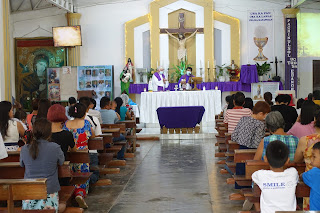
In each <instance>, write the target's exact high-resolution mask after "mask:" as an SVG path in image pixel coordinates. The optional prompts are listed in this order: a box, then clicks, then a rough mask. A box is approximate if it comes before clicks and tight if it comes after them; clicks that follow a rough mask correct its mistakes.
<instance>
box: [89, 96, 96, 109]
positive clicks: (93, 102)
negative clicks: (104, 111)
mask: <svg viewBox="0 0 320 213" xmlns="http://www.w3.org/2000/svg"><path fill="white" fill-rule="evenodd" d="M90 102H91V103H92V104H93V107H92V109H95V108H96V106H97V102H96V100H94V99H93V98H90Z"/></svg>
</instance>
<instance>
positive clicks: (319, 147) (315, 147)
mask: <svg viewBox="0 0 320 213" xmlns="http://www.w3.org/2000/svg"><path fill="white" fill-rule="evenodd" d="M312 149H317V150H319V152H320V142H317V143H315V144H314V145H313V147H312Z"/></svg>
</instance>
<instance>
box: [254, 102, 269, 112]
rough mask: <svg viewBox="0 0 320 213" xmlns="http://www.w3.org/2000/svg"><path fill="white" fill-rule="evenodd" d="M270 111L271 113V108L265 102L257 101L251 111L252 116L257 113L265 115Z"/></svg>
mask: <svg viewBox="0 0 320 213" xmlns="http://www.w3.org/2000/svg"><path fill="white" fill-rule="evenodd" d="M270 111H271V107H270V105H269V104H268V103H267V102H265V101H258V102H257V103H256V104H255V105H254V107H253V109H252V112H253V114H258V113H259V112H262V113H263V114H266V113H269V112H270Z"/></svg>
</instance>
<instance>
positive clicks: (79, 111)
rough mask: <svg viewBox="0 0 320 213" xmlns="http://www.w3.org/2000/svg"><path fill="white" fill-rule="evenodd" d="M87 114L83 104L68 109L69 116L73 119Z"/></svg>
mask: <svg viewBox="0 0 320 213" xmlns="http://www.w3.org/2000/svg"><path fill="white" fill-rule="evenodd" d="M86 112H87V108H86V106H85V105H84V104H81V103H77V104H75V105H73V106H71V107H70V108H69V112H68V113H69V115H70V116H71V117H73V118H83V116H85V114H86Z"/></svg>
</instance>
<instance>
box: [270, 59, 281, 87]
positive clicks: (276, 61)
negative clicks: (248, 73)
mask: <svg viewBox="0 0 320 213" xmlns="http://www.w3.org/2000/svg"><path fill="white" fill-rule="evenodd" d="M270 63H275V65H276V76H274V77H273V80H274V81H280V77H279V76H278V63H282V61H278V58H277V56H276V57H275V61H271V62H270Z"/></svg>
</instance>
